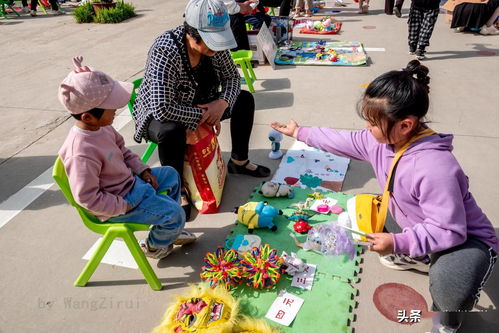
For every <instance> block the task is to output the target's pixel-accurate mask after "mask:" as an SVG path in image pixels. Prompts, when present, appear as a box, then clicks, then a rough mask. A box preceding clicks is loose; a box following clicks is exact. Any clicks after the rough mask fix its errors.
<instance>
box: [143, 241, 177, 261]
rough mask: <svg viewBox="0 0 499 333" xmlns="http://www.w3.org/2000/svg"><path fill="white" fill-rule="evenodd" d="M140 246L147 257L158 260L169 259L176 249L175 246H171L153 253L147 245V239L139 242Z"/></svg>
mask: <svg viewBox="0 0 499 333" xmlns="http://www.w3.org/2000/svg"><path fill="white" fill-rule="evenodd" d="M139 245H140V248H141V249H142V252H144V254H145V255H146V257H148V258H152V259H158V260H159V259H163V258H166V257H168V256H169V255H170V254H171V253H172V252H173V249H174V246H173V244H170V245H168V246H167V247H163V248H160V249H156V250H154V251H151V249H150V248H149V245H148V244H147V240H145V239H143V240H141V241H139Z"/></svg>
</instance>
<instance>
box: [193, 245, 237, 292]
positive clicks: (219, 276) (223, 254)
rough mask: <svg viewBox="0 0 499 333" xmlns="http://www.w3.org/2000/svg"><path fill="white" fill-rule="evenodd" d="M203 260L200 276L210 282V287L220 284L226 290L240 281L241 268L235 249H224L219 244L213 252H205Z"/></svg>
mask: <svg viewBox="0 0 499 333" xmlns="http://www.w3.org/2000/svg"><path fill="white" fill-rule="evenodd" d="M204 262H205V265H204V266H203V267H202V268H201V274H200V276H201V278H202V279H203V280H205V281H207V282H209V283H210V287H211V288H215V287H217V286H221V287H222V288H224V289H226V290H231V289H232V288H233V287H235V286H237V285H238V284H240V283H242V278H243V270H242V266H241V261H240V260H239V256H238V253H237V252H236V251H235V250H233V249H229V250H225V249H224V248H223V247H221V246H219V247H217V249H216V251H215V252H214V253H212V252H208V253H206V255H205V257H204Z"/></svg>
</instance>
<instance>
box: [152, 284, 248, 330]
mask: <svg viewBox="0 0 499 333" xmlns="http://www.w3.org/2000/svg"><path fill="white" fill-rule="evenodd" d="M238 316H239V304H238V302H237V301H236V300H235V299H234V297H232V296H231V295H230V294H229V293H228V292H227V291H226V290H225V289H223V288H222V287H217V288H215V289H210V288H208V287H206V286H203V285H199V286H192V287H191V290H190V291H189V293H188V294H185V295H181V296H177V301H176V302H175V303H174V304H172V305H171V306H170V307H169V308H168V310H166V313H165V316H164V320H163V321H162V322H161V324H159V325H158V326H156V327H155V328H154V330H153V333H171V332H176V333H184V332H185V333H186V332H204V333H209V332H211V333H215V332H216V333H232V332H236V331H235V330H234V329H235V323H236V321H237V319H238Z"/></svg>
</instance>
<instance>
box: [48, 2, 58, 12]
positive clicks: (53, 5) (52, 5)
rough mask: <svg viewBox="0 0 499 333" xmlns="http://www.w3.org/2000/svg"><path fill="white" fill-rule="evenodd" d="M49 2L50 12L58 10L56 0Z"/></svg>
mask: <svg viewBox="0 0 499 333" xmlns="http://www.w3.org/2000/svg"><path fill="white" fill-rule="evenodd" d="M49 2H50V8H52V10H54V11H58V10H59V5H58V4H57V0H49Z"/></svg>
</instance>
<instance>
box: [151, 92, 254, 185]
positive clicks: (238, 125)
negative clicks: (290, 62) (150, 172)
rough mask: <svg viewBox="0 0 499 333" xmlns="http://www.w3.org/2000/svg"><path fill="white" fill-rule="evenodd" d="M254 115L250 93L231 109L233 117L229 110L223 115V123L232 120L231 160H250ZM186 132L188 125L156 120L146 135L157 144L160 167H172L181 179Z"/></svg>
mask: <svg viewBox="0 0 499 333" xmlns="http://www.w3.org/2000/svg"><path fill="white" fill-rule="evenodd" d="M254 115H255V100H254V99H253V95H252V94H251V93H249V92H248V91H245V90H241V93H240V94H239V96H238V97H237V100H236V103H235V104H234V107H233V108H232V114H231V115H229V110H226V111H225V113H224V115H223V116H222V120H224V119H228V118H231V120H230V136H231V140H232V152H231V157H232V158H233V159H235V160H239V161H244V160H247V159H248V151H249V140H250V136H251V130H252V129H253V118H254ZM185 131H186V129H185V126H184V125H182V124H181V123H177V122H173V121H167V122H164V123H162V122H159V121H157V120H155V119H154V120H152V121H151V122H150V123H149V127H148V132H147V134H148V136H149V139H150V140H151V141H153V142H155V143H157V144H158V155H159V161H160V162H161V165H163V166H164V165H169V166H172V167H173V168H175V170H177V172H178V173H179V174H180V177H182V173H183V170H184V154H185V149H186V148H187V144H186V132H185Z"/></svg>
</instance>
